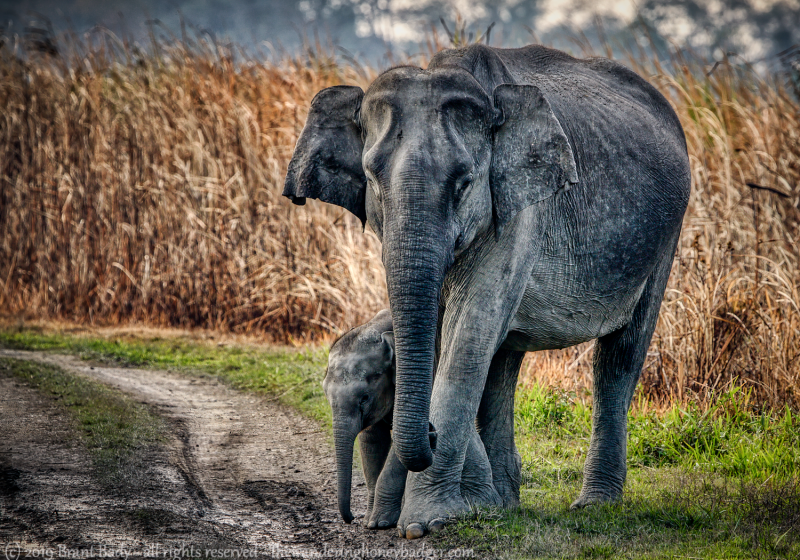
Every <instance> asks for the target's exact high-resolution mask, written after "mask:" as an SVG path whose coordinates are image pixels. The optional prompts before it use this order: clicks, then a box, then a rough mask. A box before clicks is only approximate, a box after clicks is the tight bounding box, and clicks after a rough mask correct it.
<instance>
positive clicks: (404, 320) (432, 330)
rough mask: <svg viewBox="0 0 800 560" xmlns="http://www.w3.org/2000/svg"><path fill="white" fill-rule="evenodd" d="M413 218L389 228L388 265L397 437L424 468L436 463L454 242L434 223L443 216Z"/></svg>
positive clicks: (413, 463) (412, 462)
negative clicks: (445, 300) (438, 367)
mask: <svg viewBox="0 0 800 560" xmlns="http://www.w3.org/2000/svg"><path fill="white" fill-rule="evenodd" d="M409 222H411V220H409ZM413 222H416V223H406V224H405V225H406V227H405V228H403V229H406V231H405V232H401V234H400V235H397V236H390V235H389V234H388V232H387V233H386V234H384V255H389V258H385V259H384V265H385V267H386V278H387V285H388V289H389V302H390V306H391V311H392V323H393V325H394V340H395V352H396V365H397V377H396V386H395V406H394V420H393V435H392V438H393V443H394V447H395V452H396V453H397V457H398V458H399V459H400V462H401V463H403V465H404V466H405V467H406V468H407V469H408V470H410V471H413V472H419V471H423V470H425V469H426V468H428V467H429V466H430V465H431V464H432V463H433V450H432V447H431V443H432V438H433V437H434V436H433V435H431V434H430V433H429V432H430V430H431V429H432V428H431V424H429V414H430V399H431V386H432V379H433V368H434V356H435V352H436V329H437V322H438V318H439V294H440V292H441V289H442V283H443V281H444V276H445V273H446V271H447V269H448V268H449V266H450V264H451V263H452V246H451V245H448V244H447V241H448V237H449V236H448V235H446V232H445V231H439V230H440V229H444V228H441V227H435V226H433V227H432V226H431V225H430V224H431V223H437V222H439V220H427V223H421V222H422V220H413ZM439 223H441V222H439ZM409 229H411V231H409Z"/></svg>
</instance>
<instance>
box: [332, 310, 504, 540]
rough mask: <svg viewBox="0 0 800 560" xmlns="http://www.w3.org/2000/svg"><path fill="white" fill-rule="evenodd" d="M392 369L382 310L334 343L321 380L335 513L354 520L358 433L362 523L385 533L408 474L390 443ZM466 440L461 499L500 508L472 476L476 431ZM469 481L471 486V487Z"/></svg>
mask: <svg viewBox="0 0 800 560" xmlns="http://www.w3.org/2000/svg"><path fill="white" fill-rule="evenodd" d="M394 366H395V364H394V337H393V333H392V317H391V314H390V313H389V311H388V310H383V311H380V312H379V313H378V314H377V315H375V317H374V318H372V320H370V321H369V322H367V323H365V324H363V325H361V326H359V327H356V328H354V329H352V330H350V331H349V332H347V333H346V334H345V335H344V336H342V337H341V338H340V339H339V340H337V341H336V342H334V344H333V345H332V346H331V350H330V353H329V356H328V369H327V371H326V372H325V379H324V380H323V382H322V387H323V390H324V391H325V396H326V397H327V398H328V402H329V403H330V405H331V409H332V412H333V433H334V441H335V445H336V470H337V478H338V500H339V512H340V513H341V515H342V518H343V519H344V520H345V522H347V523H350V522H351V521H352V520H353V514H352V512H351V510H350V492H351V484H352V470H353V443H354V441H355V439H356V435H358V442H359V450H360V452H361V463H362V467H363V469H364V478H365V479H366V481H367V491H368V502H367V513H366V514H365V523H364V524H365V525H366V526H367V528H369V529H386V528H389V527H394V526H395V525H396V524H397V519H398V518H399V517H400V507H401V504H402V499H403V491H404V490H405V486H406V475H407V474H408V470H407V469H406V468H405V467H404V466H403V465H402V463H400V461H399V460H398V458H397V455H395V453H394V450H393V448H392V441H391V433H390V430H391V425H392V412H393V406H394V384H395V367H394ZM471 437H472V441H471V442H470V445H469V448H468V449H467V455H466V458H465V460H464V471H465V472H464V473H463V474H462V497H463V498H464V499H465V500H467V501H468V502H471V501H479V502H480V503H487V502H491V503H495V504H496V505H500V497H499V496H498V495H497V493H496V492H495V490H494V487H493V486H491V485H484V486H483V487H481V486H480V485H481V484H482V483H483V482H484V477H483V476H481V475H480V474H478V473H475V472H473V469H474V468H475V467H476V466H477V465H480V464H485V462H486V456H485V451H484V450H483V445H482V444H481V442H480V438H479V437H478V434H477V432H476V431H475V430H472V435H471ZM473 480H475V482H476V484H472V481H473Z"/></svg>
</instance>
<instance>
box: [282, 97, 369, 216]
mask: <svg viewBox="0 0 800 560" xmlns="http://www.w3.org/2000/svg"><path fill="white" fill-rule="evenodd" d="M363 97H364V92H363V91H362V90H361V88H358V87H353V86H334V87H330V88H326V89H323V90H322V91H320V92H319V93H318V94H317V95H316V96H315V97H314V99H313V100H312V101H311V108H310V109H309V111H308V120H307V121H306V125H305V127H304V128H303V132H301V133H300V138H299V139H298V140H297V146H295V149H294V155H292V160H291V161H290V162H289V170H288V172H287V173H286V183H285V185H284V189H283V196H285V197H287V198H289V199H290V200H291V201H292V202H294V203H295V204H298V205H300V206H302V205H303V204H305V203H306V198H316V199H319V200H321V201H323V202H327V203H329V204H335V205H337V206H341V207H342V208H346V209H347V210H350V212H352V213H353V214H355V215H356V216H358V218H359V219H360V220H361V225H362V226H363V225H364V223H365V222H366V221H367V213H366V209H365V207H364V196H365V194H366V189H367V177H366V176H365V175H364V169H363V168H362V166H361V152H362V151H363V147H364V145H363V143H362V141H361V130H360V128H359V126H358V112H359V111H360V109H361V100H362V99H363Z"/></svg>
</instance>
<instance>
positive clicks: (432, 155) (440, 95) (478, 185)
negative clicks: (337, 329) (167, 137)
mask: <svg viewBox="0 0 800 560" xmlns="http://www.w3.org/2000/svg"><path fill="white" fill-rule="evenodd" d="M577 180H578V177H577V171H576V165H575V160H574V157H573V153H572V150H571V148H570V145H569V141H568V140H567V137H566V136H565V134H564V131H563V129H562V127H561V124H560V123H559V121H558V119H557V118H556V116H555V114H554V113H553V111H552V110H551V108H550V105H549V104H548V102H547V100H546V99H545V98H544V96H543V95H542V93H541V92H540V90H539V89H538V88H537V87H535V86H530V85H514V84H501V85H498V86H497V87H495V88H494V90H493V91H486V90H485V89H484V88H483V87H482V86H481V84H480V83H479V82H478V81H477V80H476V79H475V77H474V76H473V75H472V74H471V73H470V72H467V71H466V70H463V69H461V68H457V67H439V68H437V69H435V70H427V71H426V70H422V69H420V68H415V67H399V68H394V69H391V70H389V71H387V72H385V73H383V74H382V75H380V76H379V77H378V78H377V79H376V80H375V81H374V82H373V83H372V85H371V86H370V87H369V89H368V90H367V92H366V93H363V92H362V91H361V89H359V88H357V87H348V86H337V87H333V88H328V89H325V90H323V91H321V92H320V93H319V94H317V96H316V97H315V98H314V100H313V101H312V103H311V110H310V112H309V117H308V121H307V123H306V126H305V128H304V129H303V132H302V133H301V135H300V138H299V140H298V142H297V146H296V148H295V153H294V156H293V158H292V161H291V163H290V165H289V171H288V174H287V177H286V185H285V190H284V193H283V194H284V195H285V196H287V197H289V198H291V199H292V200H293V201H294V202H295V203H297V204H302V203H304V202H305V198H306V197H310V198H317V199H319V200H322V201H324V202H328V203H331V204H336V205H339V206H341V207H343V208H346V209H348V210H349V211H350V212H352V213H353V214H355V215H356V216H358V217H359V218H360V219H361V220H362V221H364V219H365V218H366V220H367V221H368V222H369V223H370V226H371V227H372V228H373V230H374V231H375V232H376V233H377V235H378V236H379V237H380V238H381V241H382V243H383V256H382V258H383V263H384V266H385V269H386V278H387V285H388V288H389V301H390V306H391V311H392V319H393V324H394V334H395V343H396V353H397V357H396V367H397V372H396V375H397V383H396V396H395V407H394V424H393V425H394V430H393V443H394V445H395V450H396V453H397V455H398V457H399V459H400V461H401V462H402V463H403V465H405V466H406V467H407V468H408V469H409V470H411V471H421V470H424V469H425V468H427V467H428V466H429V465H430V464H431V463H432V462H433V451H432V449H431V444H430V432H429V431H430V424H429V409H430V395H431V387H432V376H433V367H434V354H435V344H436V330H437V321H438V303H439V296H440V292H441V288H442V285H443V283H444V278H445V275H446V274H447V272H448V271H449V269H450V267H451V266H452V264H453V263H454V261H455V259H456V258H458V257H459V256H460V254H461V253H462V252H465V251H467V250H468V249H469V247H470V246H471V245H472V244H473V243H475V242H476V240H477V239H481V238H483V236H484V234H489V235H491V234H492V229H493V233H494V235H495V236H496V237H498V238H499V237H500V236H501V235H502V233H503V230H504V228H505V227H506V226H507V225H508V223H509V222H510V221H511V220H512V219H513V218H514V216H515V215H516V214H517V213H518V212H520V211H521V210H523V209H524V208H526V207H528V206H530V205H532V204H534V203H536V202H539V201H542V200H544V199H547V198H549V197H551V196H553V195H554V194H555V193H556V191H558V190H559V189H562V188H564V187H565V186H568V185H569V183H576V182H577Z"/></svg>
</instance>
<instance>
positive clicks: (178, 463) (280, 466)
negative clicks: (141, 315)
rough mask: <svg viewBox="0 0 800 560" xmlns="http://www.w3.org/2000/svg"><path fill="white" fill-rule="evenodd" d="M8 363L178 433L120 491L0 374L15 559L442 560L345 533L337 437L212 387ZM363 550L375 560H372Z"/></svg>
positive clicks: (67, 428) (3, 469)
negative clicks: (124, 399) (76, 385)
mask: <svg viewBox="0 0 800 560" xmlns="http://www.w3.org/2000/svg"><path fill="white" fill-rule="evenodd" d="M0 356H2V357H8V358H17V359H22V360H30V361H39V362H44V363H48V364H52V365H57V366H59V367H61V368H62V369H64V370H66V371H69V372H71V373H74V374H77V375H82V376H85V377H88V378H91V379H93V380H96V381H99V382H102V383H104V384H106V385H109V386H111V387H114V388H116V389H119V390H120V391H122V392H124V393H126V394H128V395H130V396H132V397H133V398H135V399H136V400H138V401H140V402H142V403H146V404H147V405H149V406H150V407H151V408H152V410H154V411H155V412H156V413H158V414H159V415H161V416H162V417H163V418H164V419H165V420H166V421H167V424H168V426H169V428H170V429H169V432H170V436H169V438H168V441H167V442H165V443H164V444H163V445H162V446H159V447H158V448H154V449H148V450H143V451H142V452H141V455H140V456H139V457H138V458H137V462H136V468H135V469H133V470H134V471H135V472H130V473H127V475H126V483H125V485H124V486H125V488H124V489H115V488H113V487H109V485H108V484H103V483H101V482H100V481H99V479H98V477H97V476H96V472H95V471H94V468H93V465H92V461H91V455H90V454H89V452H88V451H87V450H86V449H85V448H84V447H83V446H82V445H81V443H80V441H79V440H78V439H77V438H76V437H75V435H74V428H73V427H72V426H71V424H70V422H69V419H68V418H67V417H66V415H65V413H64V412H63V410H62V409H61V408H60V407H58V406H57V404H56V403H55V402H54V401H53V400H52V399H50V398H48V397H46V396H43V395H41V394H39V393H37V392H36V391H35V390H33V389H31V388H30V387H28V386H27V385H26V384H24V383H23V382H21V381H19V380H17V379H15V378H12V377H9V376H5V375H3V374H2V372H0V434H1V435H0V543H2V545H3V546H4V547H6V548H8V546H9V545H10V546H11V549H10V550H11V552H12V554H13V552H14V550H21V551H22V557H24V555H25V552H26V551H28V552H30V551H36V550H50V551H52V553H53V554H54V555H58V553H59V551H67V552H68V551H73V552H74V551H79V550H83V551H87V550H88V551H90V552H91V554H94V555H97V556H102V555H111V554H117V553H123V554H124V553H130V554H131V555H133V556H159V557H175V556H180V555H183V556H194V557H212V556H213V555H214V554H222V553H225V551H228V554H229V556H228V557H245V556H252V555H254V554H256V555H258V556H260V557H267V558H290V557H306V558H313V557H320V556H322V557H326V556H329V557H335V556H337V555H340V556H341V555H346V556H349V557H367V558H369V557H425V556H427V555H429V554H436V553H437V551H434V550H433V549H432V548H431V547H430V545H429V544H427V543H426V541H425V540H424V539H423V540H422V541H411V542H410V541H406V540H404V539H401V538H399V537H398V536H397V534H396V532H395V531H394V530H388V531H381V532H372V531H367V530H366V529H364V528H363V527H362V526H361V525H360V522H361V520H360V519H357V520H356V521H355V522H354V523H353V524H352V525H346V524H344V523H343V522H342V521H341V518H340V517H339V514H338V511H337V509H336V473H335V465H334V459H333V453H332V448H331V445H330V442H329V439H328V436H327V435H326V434H325V433H324V432H323V431H322V430H321V429H320V427H319V426H318V425H317V424H316V423H314V422H313V421H311V420H308V419H306V418H304V417H302V416H299V415H298V414H297V413H295V412H294V411H292V410H291V409H287V408H285V407H283V406H281V405H279V404H276V403H275V402H271V401H270V400H268V399H265V398H262V397H258V396H253V395H249V394H246V393H242V392H238V391H235V390H233V389H230V388H229V387H227V386H225V385H223V384H222V383H220V382H219V381H217V380H216V379H213V378H210V377H197V376H188V375H181V374H178V373H171V372H166V371H155V370H141V369H131V368H117V367H107V366H104V365H99V364H90V363H87V362H84V361H81V360H79V359H78V358H75V357H71V356H64V355H57V354H45V353H39V352H23V351H12V350H0ZM354 472H355V477H356V478H355V479H354V496H353V498H354V499H353V510H354V512H355V513H356V514H358V513H359V512H361V513H363V512H364V510H365V509H366V487H365V486H364V482H363V477H362V475H361V473H360V472H357V471H354ZM14 547H17V548H16V549H15V548H14ZM59 547H61V548H59ZM101 547H105V548H101ZM364 549H367V550H371V551H372V553H367V554H366V555H363V554H362V553H361V552H360V551H362V550H364ZM348 550H349V551H350V552H349V553H348V552H347V551H348ZM0 554H2V553H1V552H0ZM84 554H86V552H84ZM442 554H446V553H443V552H442V551H438V555H442Z"/></svg>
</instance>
